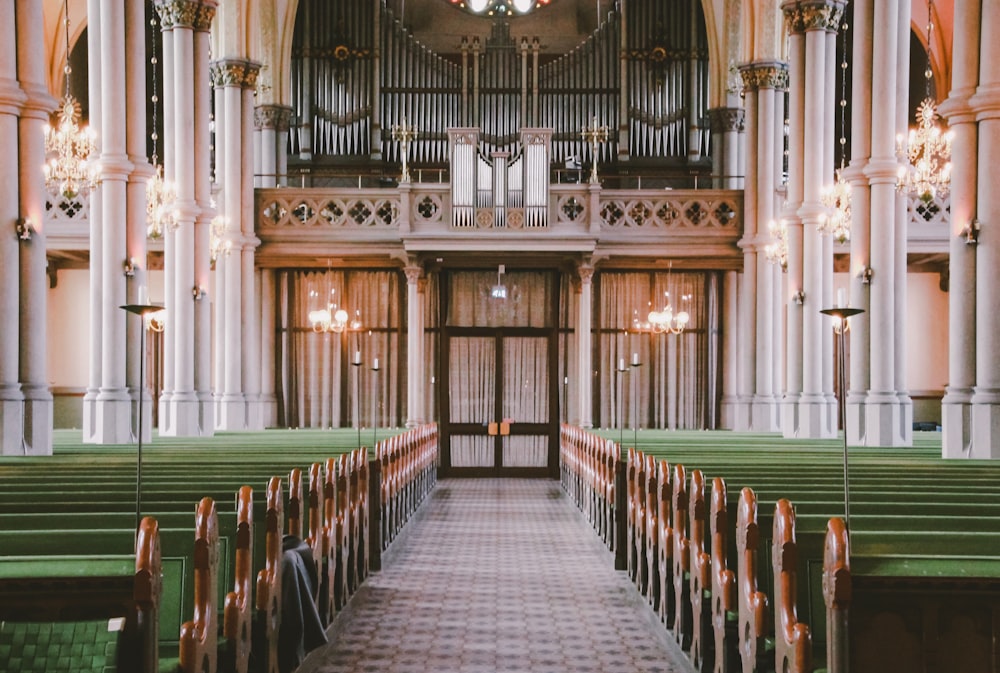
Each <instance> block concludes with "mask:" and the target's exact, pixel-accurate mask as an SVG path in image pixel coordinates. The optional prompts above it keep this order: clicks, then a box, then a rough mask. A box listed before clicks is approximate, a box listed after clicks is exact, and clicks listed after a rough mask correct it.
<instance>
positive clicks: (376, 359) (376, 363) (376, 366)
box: [372, 358, 378, 369]
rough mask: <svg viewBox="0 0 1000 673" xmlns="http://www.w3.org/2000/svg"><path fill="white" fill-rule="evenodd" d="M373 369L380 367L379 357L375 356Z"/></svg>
mask: <svg viewBox="0 0 1000 673" xmlns="http://www.w3.org/2000/svg"><path fill="white" fill-rule="evenodd" d="M372 369H378V358H375V365H374V366H373V367H372Z"/></svg>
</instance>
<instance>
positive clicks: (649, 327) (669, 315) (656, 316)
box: [633, 262, 691, 334]
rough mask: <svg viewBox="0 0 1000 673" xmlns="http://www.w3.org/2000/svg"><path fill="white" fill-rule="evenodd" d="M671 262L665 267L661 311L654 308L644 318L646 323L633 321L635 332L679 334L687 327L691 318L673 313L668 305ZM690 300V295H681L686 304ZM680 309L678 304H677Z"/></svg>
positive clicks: (681, 312) (682, 313)
mask: <svg viewBox="0 0 1000 673" xmlns="http://www.w3.org/2000/svg"><path fill="white" fill-rule="evenodd" d="M673 266H674V264H673V262H671V263H670V265H669V266H668V267H667V289H666V290H665V291H664V292H663V302H664V306H663V308H662V309H660V310H657V309H656V308H655V307H654V308H653V309H652V310H651V311H650V312H649V314H648V315H647V316H646V322H644V323H641V322H639V320H638V317H636V318H634V319H633V323H634V326H635V329H636V330H640V331H648V332H652V333H653V334H666V333H669V334H680V333H681V332H683V331H684V329H685V328H686V327H687V325H688V322H690V320H691V316H690V315H688V312H687V311H677V312H676V313H674V307H673V305H672V304H671V303H670V286H671V283H670V279H671V277H672V276H671V271H672V270H673ZM690 300H691V295H689V294H682V295H681V301H682V302H687V301H690ZM649 305H650V306H653V302H649ZM678 308H680V304H678Z"/></svg>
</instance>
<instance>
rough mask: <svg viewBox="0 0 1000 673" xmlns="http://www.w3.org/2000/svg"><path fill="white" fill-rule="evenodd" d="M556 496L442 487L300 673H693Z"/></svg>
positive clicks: (505, 486) (475, 483)
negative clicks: (327, 639)
mask: <svg viewBox="0 0 1000 673" xmlns="http://www.w3.org/2000/svg"><path fill="white" fill-rule="evenodd" d="M613 568H614V564H613V559H612V557H611V555H610V554H609V553H608V551H607V549H606V548H605V547H604V546H603V545H602V544H601V542H600V540H599V539H598V537H597V536H596V535H595V534H594V532H593V529H592V528H591V527H590V526H589V525H588V524H587V523H586V521H585V520H584V518H583V517H582V516H581V515H580V512H579V511H578V510H577V509H576V508H575V507H573V506H572V505H571V504H570V502H569V501H568V500H567V499H566V498H565V497H564V496H563V494H562V492H561V490H560V489H559V485H558V483H556V482H551V481H543V480H517V479H502V480H491V479H481V480H479V479H476V480H472V479H470V480H450V481H442V482H440V483H439V484H438V487H437V489H436V490H435V491H434V493H433V494H432V496H431V498H430V499H429V501H428V502H426V503H425V504H424V505H423V508H422V510H421V511H420V512H419V513H418V514H417V516H416V517H414V519H413V520H412V521H411V522H410V523H409V524H407V528H406V529H405V530H404V532H403V534H402V535H400V537H399V538H397V540H396V542H395V543H394V546H393V549H391V550H390V552H389V554H388V555H387V558H386V563H385V565H384V569H383V570H382V572H380V573H377V574H374V575H372V576H371V577H369V579H368V580H366V582H365V583H364V585H363V586H362V587H361V588H360V589H359V591H358V592H357V594H356V595H355V596H354V597H353V598H352V599H351V602H350V605H349V606H348V608H347V610H346V611H345V612H343V613H341V614H340V615H338V618H337V620H336V621H335V622H334V625H333V626H332V627H331V632H330V635H331V639H330V643H329V644H328V645H326V646H324V647H322V648H320V649H318V650H315V651H314V652H312V653H311V654H310V655H309V657H308V658H307V659H306V661H305V662H304V663H303V665H302V666H301V667H300V668H299V673H358V672H369V673H411V672H412V673H418V672H424V671H434V672H435V673H480V672H482V673H590V672H593V673H654V672H655V673H691V671H692V669H691V666H690V664H689V663H688V661H687V659H686V658H685V657H684V655H683V654H682V653H681V652H680V651H679V649H678V648H677V646H676V644H674V643H673V642H672V639H671V637H670V634H668V632H667V631H666V630H665V629H664V627H663V626H662V625H661V624H659V623H658V622H657V618H656V616H655V615H654V614H653V613H652V611H651V610H650V609H649V607H648V606H647V604H646V602H645V599H644V598H643V597H641V596H639V595H638V594H637V593H636V591H635V589H634V588H633V586H632V585H631V583H629V581H628V579H627V577H626V576H625V574H624V573H616V572H615V571H614V569H613Z"/></svg>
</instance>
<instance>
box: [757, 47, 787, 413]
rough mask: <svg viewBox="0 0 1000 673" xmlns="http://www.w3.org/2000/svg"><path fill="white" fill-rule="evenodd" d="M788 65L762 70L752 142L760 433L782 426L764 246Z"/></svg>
mask: <svg viewBox="0 0 1000 673" xmlns="http://www.w3.org/2000/svg"><path fill="white" fill-rule="evenodd" d="M782 65H783V64H777V63H766V64H761V65H760V67H759V68H758V70H759V74H758V77H757V78H756V81H757V83H758V89H757V97H756V101H755V103H756V110H755V114H756V117H757V124H756V129H755V133H754V134H753V136H751V139H750V142H751V143H753V144H755V145H756V148H757V152H756V153H757V164H756V166H757V170H756V171H755V173H754V176H753V182H755V183H756V186H757V201H756V204H755V206H756V209H757V210H756V217H755V219H756V222H757V230H756V232H755V237H754V241H753V242H752V246H753V249H754V257H755V259H754V264H755V268H754V271H753V272H754V274H755V275H756V276H757V289H756V293H755V295H754V296H753V299H752V301H754V302H756V314H757V321H756V325H755V330H756V335H755V350H756V354H755V358H754V360H755V371H754V378H755V381H754V398H753V407H752V418H751V427H752V428H753V430H754V431H755V432H776V431H777V430H778V429H779V427H780V426H779V424H778V406H777V397H776V396H775V390H774V370H773V366H772V362H771V355H772V350H771V349H772V347H773V346H772V343H773V341H774V331H773V328H774V319H773V313H774V311H775V307H774V303H773V299H774V291H773V280H774V267H773V265H772V264H771V263H770V262H768V260H767V257H766V255H765V254H764V248H765V246H766V245H767V243H768V236H767V223H768V222H770V221H771V220H772V219H773V218H774V214H775V208H774V190H775V184H774V176H775V170H774V161H775V158H776V157H775V154H774V147H775V139H774V131H775V128H776V125H775V123H774V115H775V109H776V106H775V98H776V95H775V88H776V87H777V86H778V85H779V84H780V83H781V81H782V80H783V78H784V74H785V72H786V71H785V70H784V68H783V67H782Z"/></svg>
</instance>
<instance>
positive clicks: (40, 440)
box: [7, 0, 55, 455]
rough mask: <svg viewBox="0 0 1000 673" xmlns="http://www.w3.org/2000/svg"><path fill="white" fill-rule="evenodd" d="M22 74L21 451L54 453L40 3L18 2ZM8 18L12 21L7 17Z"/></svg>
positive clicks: (47, 100) (50, 103) (48, 101)
mask: <svg viewBox="0 0 1000 673" xmlns="http://www.w3.org/2000/svg"><path fill="white" fill-rule="evenodd" d="M15 17H16V18H15V20H16V26H17V40H16V44H17V75H18V80H19V81H20V83H21V89H22V90H23V91H24V93H25V94H27V100H26V101H25V102H24V106H23V108H22V109H21V118H20V120H19V121H18V127H17V133H18V143H17V148H18V153H17V162H18V196H19V201H20V204H21V207H20V213H21V217H24V218H27V219H28V220H30V221H31V222H32V224H33V226H34V227H35V232H36V233H35V234H34V235H33V236H32V237H31V240H30V241H26V242H25V243H24V244H22V245H21V246H20V250H19V253H20V290H21V294H20V322H19V324H18V328H19V331H18V339H19V349H18V350H19V356H20V363H19V371H20V376H19V378H20V380H21V393H22V394H23V395H24V426H23V433H22V438H23V445H22V451H23V452H24V453H27V454H32V455H51V453H52V393H51V392H50V391H49V382H48V374H47V368H46V362H45V346H46V328H47V320H48V316H47V314H46V293H47V292H48V289H49V282H48V277H47V276H46V273H45V269H46V259H45V230H44V223H43V216H44V211H45V195H44V180H43V177H42V173H41V171H40V170H39V167H40V166H42V165H44V163H45V144H44V142H45V141H44V131H43V129H44V127H45V124H46V123H47V122H48V120H49V111H50V110H52V109H53V107H54V106H55V101H54V100H52V97H51V96H50V95H49V93H48V89H47V88H46V86H45V56H44V42H45V40H44V35H43V28H42V26H43V24H42V8H41V4H40V3H37V2H35V0H17V6H16V9H15ZM7 20H8V21H9V20H10V17H9V15H8V17H7Z"/></svg>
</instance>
